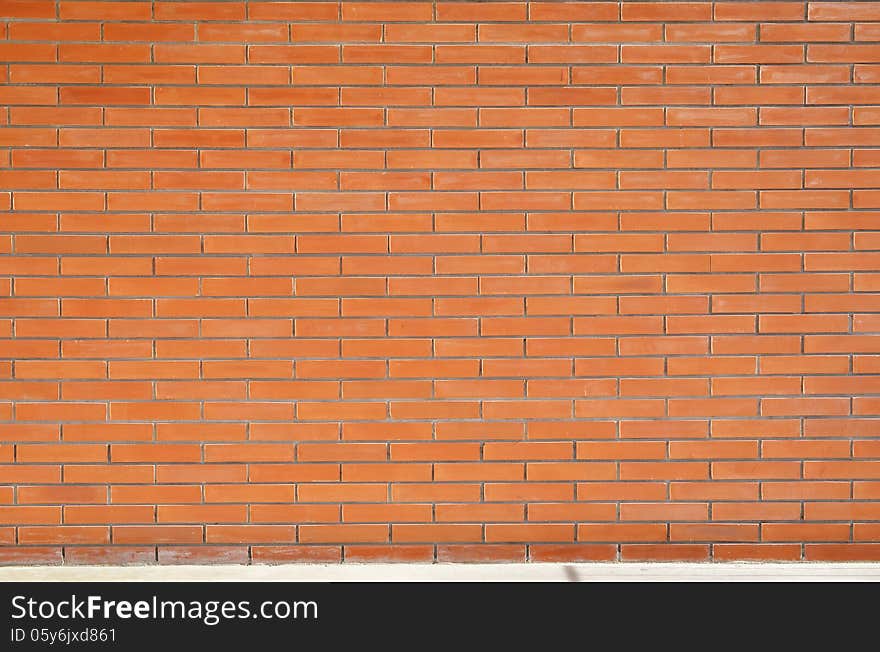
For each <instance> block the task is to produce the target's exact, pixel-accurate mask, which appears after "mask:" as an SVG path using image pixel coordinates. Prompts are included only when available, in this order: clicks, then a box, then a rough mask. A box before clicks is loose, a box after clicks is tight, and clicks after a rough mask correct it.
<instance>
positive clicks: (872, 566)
mask: <svg viewBox="0 0 880 652" xmlns="http://www.w3.org/2000/svg"><path fill="white" fill-rule="evenodd" d="M89 581H100V582H168V581H171V582H174V581H194V582H217V581H225V582H252V581H256V582H419V581H422V582H472V581H475V582H632V581H635V582H639V581H651V582H658V581H659V582H664V581H666V582H681V581H686V582H738V581H741V582H755V581H759V582H760V581H769V582H773V581H795V582H800V581H803V582H816V581H849V582H852V581H856V582H861V581H867V582H877V581H880V563H815V562H813V563H782V564H780V563H714V564H689V563H647V564H643V563H618V564H610V563H572V564H567V563H565V564H553V563H541V564H351V563H348V564H286V565H277V566H268V565H254V566H232V565H213V566H195V565H193V566H188V565H178V566H28V567H23V566H7V567H3V568H0V582H89Z"/></svg>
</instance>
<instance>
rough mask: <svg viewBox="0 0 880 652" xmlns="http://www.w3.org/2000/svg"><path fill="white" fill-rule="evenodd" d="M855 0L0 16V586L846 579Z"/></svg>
mask: <svg viewBox="0 0 880 652" xmlns="http://www.w3.org/2000/svg"><path fill="white" fill-rule="evenodd" d="M878 208H880V3H873V2H857V3H847V2H808V3H804V2H693V3H690V2H687V3H676V2H647V3H643V2H622V3H617V2H571V3H557V2H530V3H526V2H449V3H447V2H433V3H432V2H257V1H249V2H236V1H232V2H162V1H155V2H140V1H134V2H103V1H99V2H92V1H85V0H69V1H68V0H60V1H55V0H0V209H2V213H0V254H2V255H0V274H2V275H3V276H2V277H0V294H2V298H0V544H2V545H0V563H46V564H49V563H86V562H88V563H149V562H159V563H174V562H180V561H196V562H212V561H215V562H216V561H223V562H248V561H253V562H283V561H339V560H347V561H368V560H410V561H432V560H438V561H475V560H487V561H526V560H531V561H553V560H556V561H563V560H609V561H613V560H620V561H628V560H657V559H663V560H697V561H702V560H733V559H774V560H843V559H846V560H854V559H855V560H858V559H878V558H880V222H878V212H877V209H878Z"/></svg>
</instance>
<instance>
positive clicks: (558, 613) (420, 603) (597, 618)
mask: <svg viewBox="0 0 880 652" xmlns="http://www.w3.org/2000/svg"><path fill="white" fill-rule="evenodd" d="M169 572H170V571H169ZM875 586H876V585H874V584H858V583H847V584H837V583H817V584H810V583H789V584H773V583H760V584H757V583H727V584H724V583H604V582H603V583H590V582H585V583H533V582H528V583H505V582H501V583H499V582H492V583H451V582H443V583H421V582H418V583H409V582H405V583H383V582H374V583H291V582H265V583H256V582H210V583H175V582H162V583H147V582H144V583H117V582H97V583H23V582H21V583H5V584H0V605H2V606H0V614H3V615H2V618H3V624H4V625H5V629H4V630H3V631H0V650H31V649H87V650H141V649H143V650H151V652H166V650H167V651H168V652H171V651H172V650H178V649H189V648H190V646H193V645H198V646H209V647H208V648H205V649H203V650H198V652H214V650H227V649H229V650H245V651H247V652H250V650H253V651H254V652H257V651H262V650H294V649H299V650H324V649H327V650H334V651H335V650H337V649H341V646H342V645H347V646H350V645H357V646H358V650H366V651H372V650H373V649H382V650H385V649H408V650H422V649H426V650H435V649H440V650H444V649H450V650H456V651H457V650H470V649H478V650H486V652H491V651H492V650H496V649H499V650H500V649H523V648H525V647H529V648H533V647H534V648H535V649H536V652H537V651H538V650H550V649H554V648H567V649H569V650H572V651H575V650H581V649H585V650H605V649H609V650H618V649H619V650H629V649H631V646H633V645H635V644H638V645H639V646H640V647H641V646H643V645H645V646H648V649H651V650H655V649H656V650H661V651H662V650H666V649H669V650H674V649H677V647H678V646H680V645H682V644H683V643H686V642H689V643H691V644H693V643H695V642H696V643H698V644H699V643H700V642H702V645H699V647H703V648H705V649H708V650H712V649H715V648H718V649H729V648H730V645H731V644H736V645H737V646H738V647H739V646H745V645H748V646H749V647H753V648H754V649H756V650H761V649H767V647H766V646H767V645H768V638H767V636H768V635H771V634H773V633H776V634H779V635H780V636H781V637H782V638H781V639H780V640H784V641H785V645H784V649H792V647H791V646H792V645H794V644H795V643H796V641H797V640H798V639H800V640H803V641H805V642H807V643H810V645H809V648H810V649H811V648H813V647H814V645H815V644H816V643H817V642H818V640H819V639H818V637H819V636H821V635H822V634H823V632H826V631H828V632H831V631H832V630H833V638H832V639H831V640H833V643H834V648H835V649H841V646H845V645H847V644H856V645H864V644H868V645H870V646H871V647H872V648H874V647H875V646H876V644H877V643H876V634H874V632H873V631H872V630H873V625H874V622H875V621H876V619H877V614H878V610H880V607H878V605H880V601H878V596H877V595H876V593H877V592H876V590H875ZM866 635H867V637H868V638H867V639H866V638H864V636H866ZM160 646H165V647H164V649H162V648H161V647H160Z"/></svg>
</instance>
